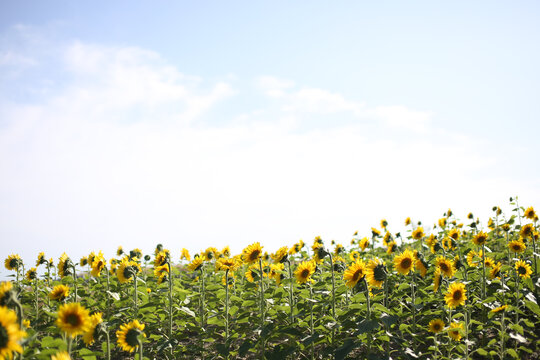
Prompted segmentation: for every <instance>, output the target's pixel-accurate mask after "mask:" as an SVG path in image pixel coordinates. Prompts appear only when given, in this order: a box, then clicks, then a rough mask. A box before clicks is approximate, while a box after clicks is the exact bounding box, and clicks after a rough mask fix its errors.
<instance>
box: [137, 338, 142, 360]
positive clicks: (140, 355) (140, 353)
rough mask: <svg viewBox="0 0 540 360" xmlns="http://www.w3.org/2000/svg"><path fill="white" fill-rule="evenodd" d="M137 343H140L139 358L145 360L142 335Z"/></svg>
mask: <svg viewBox="0 0 540 360" xmlns="http://www.w3.org/2000/svg"><path fill="white" fill-rule="evenodd" d="M137 344H138V345H139V360H143V345H142V341H141V338H140V335H139V337H137Z"/></svg>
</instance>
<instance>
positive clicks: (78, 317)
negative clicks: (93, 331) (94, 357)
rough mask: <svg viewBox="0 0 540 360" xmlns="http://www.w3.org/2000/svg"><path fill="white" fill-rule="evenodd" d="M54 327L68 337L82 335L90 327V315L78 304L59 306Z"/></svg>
mask: <svg viewBox="0 0 540 360" xmlns="http://www.w3.org/2000/svg"><path fill="white" fill-rule="evenodd" d="M56 325H57V326H58V327H59V328H60V330H62V331H64V332H65V333H66V334H67V335H68V336H70V337H75V336H77V335H80V334H83V333H84V332H86V331H87V330H88V327H89V326H90V314H89V313H88V310H86V309H85V308H84V307H82V306H81V304H79V303H70V304H63V305H60V308H59V309H58V318H57V319H56Z"/></svg>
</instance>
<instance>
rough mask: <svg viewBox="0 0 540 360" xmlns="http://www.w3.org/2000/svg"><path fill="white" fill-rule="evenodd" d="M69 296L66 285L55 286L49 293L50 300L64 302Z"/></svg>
mask: <svg viewBox="0 0 540 360" xmlns="http://www.w3.org/2000/svg"><path fill="white" fill-rule="evenodd" d="M68 295H69V287H68V286H66V285H56V286H55V287H54V288H53V289H52V291H51V292H50V293H49V298H51V300H60V301H63V300H65V299H66V298H67V297H68Z"/></svg>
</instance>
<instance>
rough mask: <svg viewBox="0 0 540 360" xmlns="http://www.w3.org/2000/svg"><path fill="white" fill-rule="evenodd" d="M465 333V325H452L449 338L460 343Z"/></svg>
mask: <svg viewBox="0 0 540 360" xmlns="http://www.w3.org/2000/svg"><path fill="white" fill-rule="evenodd" d="M462 332H463V323H451V324H450V328H449V329H448V336H450V337H451V338H452V339H453V340H455V341H460V340H461V336H462V334H461V333H462Z"/></svg>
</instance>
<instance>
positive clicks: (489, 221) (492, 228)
mask: <svg viewBox="0 0 540 360" xmlns="http://www.w3.org/2000/svg"><path fill="white" fill-rule="evenodd" d="M487 226H488V228H490V229H491V230H494V229H495V223H494V222H493V219H492V218H489V220H488V223H487Z"/></svg>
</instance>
